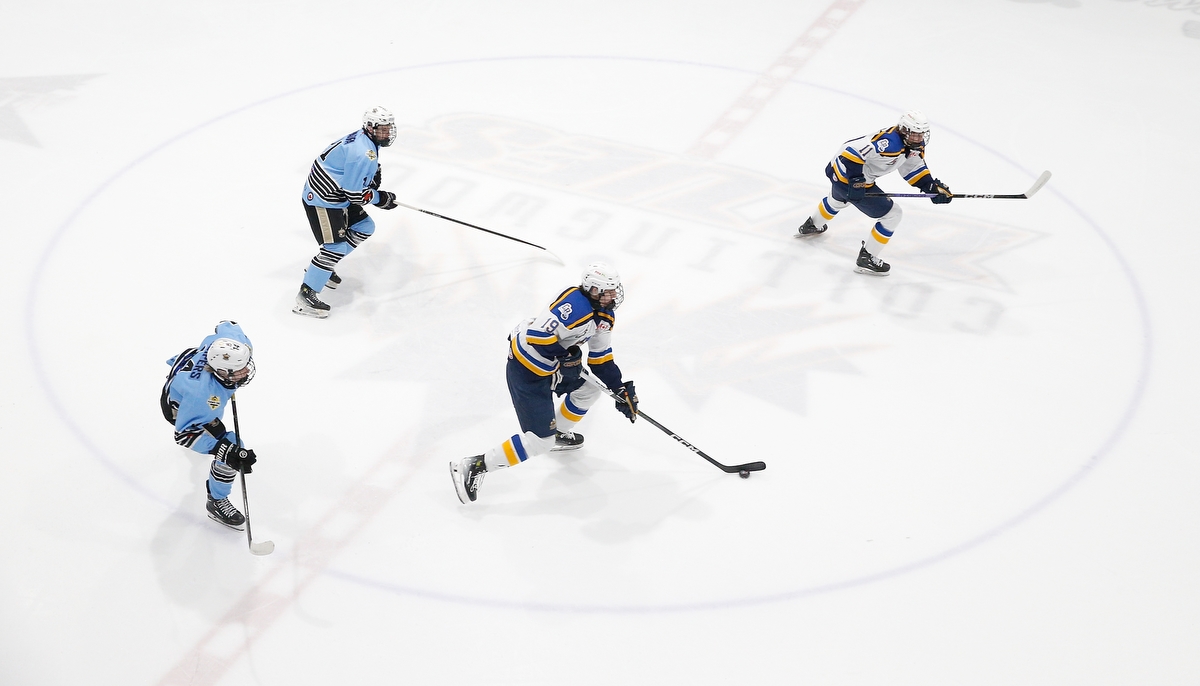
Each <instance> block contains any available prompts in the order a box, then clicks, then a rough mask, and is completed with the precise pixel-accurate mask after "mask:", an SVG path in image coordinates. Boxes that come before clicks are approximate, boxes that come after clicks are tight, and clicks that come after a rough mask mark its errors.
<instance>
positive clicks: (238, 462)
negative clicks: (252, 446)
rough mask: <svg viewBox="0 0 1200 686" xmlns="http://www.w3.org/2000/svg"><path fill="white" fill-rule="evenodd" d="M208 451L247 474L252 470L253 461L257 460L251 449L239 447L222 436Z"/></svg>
mask: <svg viewBox="0 0 1200 686" xmlns="http://www.w3.org/2000/svg"><path fill="white" fill-rule="evenodd" d="M208 452H209V454H210V455H212V456H213V457H215V458H217V459H218V460H220V461H222V462H224V463H225V464H227V465H229V466H230V467H233V468H234V469H236V470H238V471H240V472H242V473H243V474H249V473H251V472H252V471H254V470H253V469H252V467H253V466H254V463H255V462H257V461H258V458H256V457H255V456H254V451H253V450H248V449H246V448H239V447H237V446H236V445H234V444H233V443H232V442H230V440H229V439H228V438H222V439H221V440H219V441H217V444H216V445H215V446H213V449H212V450H210V451H208Z"/></svg>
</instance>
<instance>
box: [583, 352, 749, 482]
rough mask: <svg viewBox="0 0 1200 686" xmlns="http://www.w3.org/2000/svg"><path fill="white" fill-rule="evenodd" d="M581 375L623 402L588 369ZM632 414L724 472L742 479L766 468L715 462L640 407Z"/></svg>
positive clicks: (747, 464)
mask: <svg viewBox="0 0 1200 686" xmlns="http://www.w3.org/2000/svg"><path fill="white" fill-rule="evenodd" d="M582 375H583V378H585V379H587V380H588V381H590V382H591V383H592V384H593V385H595V386H596V387H597V388H599V389H600V390H602V391H604V392H605V393H607V394H608V397H610V398H612V399H613V400H615V401H617V402H619V403H621V402H625V400H624V399H623V398H621V397H620V396H618V395H617V394H616V393H614V392H613V391H612V389H610V388H609V387H608V386H605V385H604V383H603V382H602V381H600V380H599V379H597V378H596V377H594V376H592V373H591V372H589V371H588V370H586V369H585V370H583V374H582ZM634 416H635V417H641V418H643V419H645V420H646V421H648V422H650V423H651V424H653V425H654V426H655V427H656V428H657V429H659V430H660V431H662V432H663V433H665V434H667V435H668V436H670V437H671V438H674V439H675V440H677V441H679V442H680V443H682V444H683V447H685V448H687V449H688V450H690V451H692V452H694V453H696V454H697V455H699V456H700V457H703V458H704V459H706V460H708V461H709V462H711V463H712V464H713V465H715V466H716V467H717V468H718V469H720V470H721V471H723V472H725V473H726V474H738V475H740V476H741V477H742V478H743V479H748V478H750V472H761V471H762V470H764V469H766V468H767V463H766V462H747V463H746V464H735V465H728V464H721V463H720V462H717V461H716V460H714V459H713V458H711V457H709V456H708V455H706V454H705V453H704V451H703V450H701V449H699V448H697V447H696V446H694V445H692V444H691V443H688V442H687V441H685V440H683V437H682V436H680V435H679V434H677V433H675V432H674V431H671V430H670V429H668V428H667V427H665V426H663V425H662V424H659V423H658V422H656V421H655V420H654V418H653V417H651V416H650V415H648V414H646V413H645V412H643V411H642V410H641V408H638V409H637V410H635V413H634Z"/></svg>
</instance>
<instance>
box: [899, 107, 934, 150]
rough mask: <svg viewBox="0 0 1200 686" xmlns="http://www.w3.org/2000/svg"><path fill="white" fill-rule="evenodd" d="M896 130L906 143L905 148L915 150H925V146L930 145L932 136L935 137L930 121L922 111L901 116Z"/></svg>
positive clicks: (914, 111)
mask: <svg viewBox="0 0 1200 686" xmlns="http://www.w3.org/2000/svg"><path fill="white" fill-rule="evenodd" d="M896 130H897V131H898V132H899V133H900V139H901V140H903V141H904V146H905V147H907V148H912V149H914V150H922V149H924V148H925V145H926V144H928V143H929V138H930V136H932V135H933V132H932V130H931V129H930V127H929V120H928V119H926V118H925V114H924V113H923V112H921V111H920V110H909V111H907V112H905V113H904V114H902V115H900V121H899V122H898V123H897V124H896Z"/></svg>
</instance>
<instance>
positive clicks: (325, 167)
mask: <svg viewBox="0 0 1200 686" xmlns="http://www.w3.org/2000/svg"><path fill="white" fill-rule="evenodd" d="M395 140H396V118H395V116H393V115H392V113H391V112H389V111H388V110H387V109H385V108H383V107H372V108H371V109H369V110H367V111H366V112H365V113H364V114H363V125H362V128H361V129H359V130H357V131H353V132H351V133H349V134H347V135H346V136H345V137H343V138H339V139H338V140H336V141H334V142H333V143H330V144H329V146H328V147H326V148H325V150H324V151H323V152H322V153H321V154H320V155H318V156H317V159H316V160H315V161H314V162H313V166H312V170H311V171H310V172H309V174H308V179H307V180H306V181H305V183H304V197H303V200H304V212H305V214H307V215H308V224H309V226H310V227H311V228H312V232H313V237H314V238H316V239H317V243H319V244H320V245H321V248H320V250H318V251H317V255H316V257H314V258H312V261H311V262H310V263H309V265H308V268H307V269H306V270H305V272H304V282H303V283H302V284H301V285H300V292H299V293H298V294H297V295H296V306H295V307H294V308H293V309H292V311H293V312H295V313H296V314H302V315H305V316H308V317H316V318H318V319H324V318H325V317H328V316H329V305H328V304H327V303H325V302H322V300H321V298H320V293H321V291H322V290H323V289H325V288H327V287H328V288H330V289H333V288H337V287H338V285H339V284H340V283H341V282H342V279H341V277H339V276H338V275H337V272H335V271H334V269H335V267H337V264H338V262H340V261H341V260H342V258H344V257H345V256H347V255H349V254H350V252H351V251H352V250H354V249H355V248H357V247H358V246H360V245H362V243H363V241H365V240H367V239H368V238H370V237H371V234H373V233H375V222H374V220H372V219H371V218H370V217H369V216H367V213H366V211H364V210H363V208H364V207H366V206H368V205H374V206H376V207H378V208H379V209H381V210H392V209H395V208H396V207H397V205H396V194H395V193H389V192H388V191H381V190H379V186H380V184H381V183H382V182H383V172H382V171H381V170H380V168H379V149H380V148H386V147H388V146H389V145H391V144H392V142H393V141H395Z"/></svg>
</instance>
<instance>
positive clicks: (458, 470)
mask: <svg viewBox="0 0 1200 686" xmlns="http://www.w3.org/2000/svg"><path fill="white" fill-rule="evenodd" d="M486 473H487V465H486V464H484V462H483V455H476V456H474V457H464V458H463V459H461V460H459V461H458V462H451V463H450V478H451V479H453V480H454V492H455V493H457V494H458V499H459V500H460V501H461V502H462V503H463V504H464V505H467V504H470V503H473V502H475V498H476V496H478V495H479V484H481V483H483V475H484V474H486Z"/></svg>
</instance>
